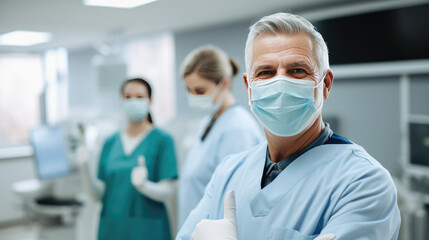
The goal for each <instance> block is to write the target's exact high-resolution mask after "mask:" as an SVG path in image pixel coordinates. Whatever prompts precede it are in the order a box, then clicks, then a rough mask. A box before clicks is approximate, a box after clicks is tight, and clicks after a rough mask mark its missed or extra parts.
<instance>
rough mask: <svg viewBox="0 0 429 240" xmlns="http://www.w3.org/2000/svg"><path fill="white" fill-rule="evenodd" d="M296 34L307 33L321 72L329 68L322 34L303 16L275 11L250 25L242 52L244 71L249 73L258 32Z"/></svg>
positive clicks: (326, 49)
mask: <svg viewBox="0 0 429 240" xmlns="http://www.w3.org/2000/svg"><path fill="white" fill-rule="evenodd" d="M264 33H265V34H272V35H276V34H296V33H307V34H308V35H310V37H311V38H312V41H313V43H314V45H315V48H314V50H315V56H316V59H317V63H318V66H319V70H321V71H322V72H324V71H326V70H328V69H329V57H328V47H327V46H326V43H325V41H324V40H323V37H322V35H321V34H320V33H319V32H318V31H317V30H316V28H315V27H314V26H313V25H312V24H311V23H310V22H309V21H307V20H306V19H305V18H303V17H301V16H298V15H294V14H291V13H276V14H272V15H269V16H265V17H263V18H261V20H259V21H258V22H257V23H255V24H253V25H252V26H251V27H250V32H249V35H248V36H247V42H246V49H245V52H244V55H245V61H246V72H247V73H248V75H249V76H250V74H249V71H250V63H251V61H252V50H253V42H254V41H255V38H256V37H257V36H258V35H260V34H264Z"/></svg>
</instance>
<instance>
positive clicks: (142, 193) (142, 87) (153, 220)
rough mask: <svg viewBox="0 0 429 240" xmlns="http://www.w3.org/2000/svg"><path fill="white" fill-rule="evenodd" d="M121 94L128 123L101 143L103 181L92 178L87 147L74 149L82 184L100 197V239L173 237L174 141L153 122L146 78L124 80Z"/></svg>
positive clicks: (91, 193)
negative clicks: (169, 208) (170, 205)
mask: <svg viewBox="0 0 429 240" xmlns="http://www.w3.org/2000/svg"><path fill="white" fill-rule="evenodd" d="M121 94H122V97H123V106H124V110H125V113H126V115H127V117H128V119H129V123H128V126H127V127H126V129H125V130H124V131H121V132H118V133H116V134H114V135H113V136H111V137H109V138H108V139H107V140H106V141H105V143H104V146H103V149H102V151H101V154H100V162H99V167H98V178H99V179H100V180H101V181H102V183H103V184H102V185H100V184H99V183H98V182H94V181H92V180H91V176H90V171H89V168H88V160H89V154H88V151H87V149H85V147H82V148H81V149H79V150H78V160H79V165H80V168H81V171H82V176H83V183H84V184H85V186H86V189H87V190H88V192H89V193H90V195H91V196H92V198H94V199H95V200H98V201H101V202H102V210H101V215H100V223H99V231H98V239H166V240H167V239H171V238H172V236H171V232H170V224H169V220H168V215H167V210H166V205H167V204H168V202H169V200H170V199H171V197H172V196H173V194H174V181H175V180H174V179H176V178H177V167H176V156H175V152H174V144H173V140H172V138H171V137H170V136H169V135H168V134H167V133H165V132H163V131H162V130H160V129H158V128H156V127H154V125H153V120H152V117H151V115H150V113H149V109H150V103H151V97H152V89H151V87H150V85H149V84H148V83H147V82H146V81H145V80H143V79H141V78H134V79H130V80H127V81H125V82H124V83H123V85H122V87H121Z"/></svg>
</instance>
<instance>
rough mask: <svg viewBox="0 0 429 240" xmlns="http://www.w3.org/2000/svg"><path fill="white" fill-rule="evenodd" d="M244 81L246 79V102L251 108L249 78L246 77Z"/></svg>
mask: <svg viewBox="0 0 429 240" xmlns="http://www.w3.org/2000/svg"><path fill="white" fill-rule="evenodd" d="M246 81H247V99H248V104H249V106H250V109H252V100H251V97H250V93H251V91H250V89H251V87H250V79H249V78H247V80H246Z"/></svg>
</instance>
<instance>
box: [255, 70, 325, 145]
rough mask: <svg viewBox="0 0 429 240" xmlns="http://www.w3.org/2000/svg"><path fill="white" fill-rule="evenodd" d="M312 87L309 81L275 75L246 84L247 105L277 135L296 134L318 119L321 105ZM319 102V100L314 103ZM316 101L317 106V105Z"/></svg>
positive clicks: (321, 102)
mask: <svg viewBox="0 0 429 240" xmlns="http://www.w3.org/2000/svg"><path fill="white" fill-rule="evenodd" d="M323 79H324V77H323V78H322V80H321V81H320V82H319V83H318V84H317V85H316V86H315V82H314V81H311V80H302V79H292V78H288V77H286V76H278V77H275V78H272V79H267V80H261V81H255V82H250V83H249V91H250V92H251V94H249V96H251V99H249V105H250V108H251V110H252V112H253V113H254V115H255V116H256V118H257V119H258V120H259V122H260V123H261V124H262V125H263V126H264V127H265V128H266V129H267V130H268V131H270V132H271V133H273V134H274V135H276V136H281V137H288V136H295V135H297V134H298V133H300V132H302V131H303V130H305V129H306V128H307V127H309V126H310V125H311V124H313V123H314V121H315V120H316V119H317V117H318V115H319V113H320V111H319V110H321V108H322V104H323V99H322V93H321V92H318V94H317V96H318V98H320V100H319V101H315V100H314V89H315V88H317V87H318V86H319V85H320V83H321V82H323ZM316 102H319V103H316ZM316 104H317V105H318V107H316Z"/></svg>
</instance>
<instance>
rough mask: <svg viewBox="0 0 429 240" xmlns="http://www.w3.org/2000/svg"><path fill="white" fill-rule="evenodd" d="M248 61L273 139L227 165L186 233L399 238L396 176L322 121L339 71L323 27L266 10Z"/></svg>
mask: <svg viewBox="0 0 429 240" xmlns="http://www.w3.org/2000/svg"><path fill="white" fill-rule="evenodd" d="M245 58H246V73H245V74H244V76H243V78H244V83H245V85H246V88H247V90H248V95H249V105H250V108H251V110H252V112H253V113H254V115H255V116H256V118H257V119H258V120H259V122H260V123H261V124H262V125H263V126H264V129H265V135H266V139H267V142H265V143H263V144H260V145H257V146H256V147H254V148H252V149H249V150H248V151H246V152H243V153H240V154H236V155H231V156H229V157H227V158H226V159H225V160H223V161H222V163H221V164H220V165H219V166H218V168H217V169H216V171H215V173H214V174H213V176H212V178H211V181H210V183H209V184H208V185H207V188H206V190H205V194H204V197H203V198H202V200H201V201H200V203H199V204H198V206H197V207H196V208H195V209H194V210H193V211H192V212H191V214H190V215H189V217H188V219H187V220H186V222H185V224H184V225H183V227H182V229H181V230H180V232H179V233H178V235H177V238H176V239H194V240H211V239H213V240H223V239H230V240H233V239H246V240H247V239H258V240H259V239H291V240H310V239H311V240H312V239H317V240H322V239H323V240H328V239H330V240H332V239H335V240H338V239H347V240H349V239H370V240H387V239H389V240H390V239H397V238H398V232H399V226H400V222H401V219H400V214H399V209H398V206H397V197H396V188H395V186H394V184H393V181H392V179H391V177H390V175H389V173H388V172H387V171H386V170H385V169H384V168H383V167H382V166H381V165H380V164H379V163H378V162H377V161H376V160H375V159H374V158H372V157H371V156H370V155H369V154H368V153H367V152H366V151H365V150H364V149H363V148H362V147H361V146H359V145H357V144H355V143H353V142H351V141H349V140H348V139H346V138H344V137H341V136H339V135H337V134H335V133H334V132H332V130H331V129H330V127H329V124H327V123H324V122H323V120H322V107H323V102H324V100H326V99H327V98H328V96H329V93H330V90H331V87H332V83H333V79H334V77H333V73H332V71H331V70H330V69H329V61H328V50H327V47H326V44H325V42H324V40H323V38H322V36H321V35H320V33H318V32H317V31H316V29H315V28H314V27H313V25H312V24H311V23H310V22H308V21H307V20H305V19H304V18H302V17H300V16H296V15H293V14H288V13H277V14H273V15H270V16H266V17H264V18H262V19H261V20H259V21H258V22H257V23H255V24H254V25H253V26H252V27H251V28H250V32H249V36H248V39H247V43H246V50H245Z"/></svg>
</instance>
